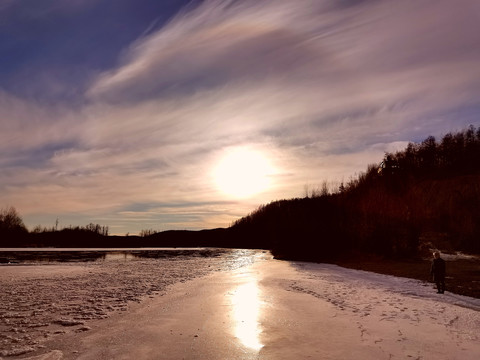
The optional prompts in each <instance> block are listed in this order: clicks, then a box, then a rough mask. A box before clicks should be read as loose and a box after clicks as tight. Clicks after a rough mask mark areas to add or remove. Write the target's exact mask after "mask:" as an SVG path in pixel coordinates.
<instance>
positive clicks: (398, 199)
mask: <svg viewBox="0 0 480 360" xmlns="http://www.w3.org/2000/svg"><path fill="white" fill-rule="evenodd" d="M230 230H231V231H232V232H233V234H234V235H235V237H236V238H250V237H252V236H255V237H256V238H257V241H255V242H256V243H261V244H262V246H264V247H266V248H269V249H271V250H272V252H273V253H274V255H276V256H277V257H279V258H288V259H302V260H314V261H323V260H329V259H332V258H338V257H341V256H344V255H348V254H352V253H356V252H361V253H372V254H378V255H382V256H387V257H396V258H405V257H412V256H416V255H418V254H419V252H421V251H422V247H425V248H427V247H436V248H440V249H445V250H453V249H455V250H463V251H467V252H472V253H480V128H479V129H475V127H474V126H470V127H469V128H468V129H466V130H464V131H460V132H457V133H449V134H446V135H445V136H443V138H442V139H441V140H440V141H436V139H435V138H434V137H432V136H430V137H428V138H427V139H425V140H424V141H423V142H421V143H418V144H414V143H410V144H409V145H408V146H407V148H406V149H405V150H403V151H399V152H396V153H387V154H385V156H384V159H383V161H382V162H381V163H380V164H374V165H369V166H368V168H367V170H366V171H365V172H364V173H362V174H360V175H359V176H358V177H357V178H356V179H354V180H352V181H350V182H349V183H347V184H342V185H340V187H339V189H338V191H336V192H334V193H328V191H326V190H325V189H324V190H323V191H320V194H318V195H316V196H312V197H305V198H301V199H292V200H281V201H275V202H272V203H270V204H268V205H265V206H262V207H260V208H259V209H257V210H256V211H254V212H253V213H252V214H250V215H248V216H246V217H244V218H242V219H240V220H238V221H237V222H236V223H235V224H234V225H233V226H232V227H231V229H230Z"/></svg>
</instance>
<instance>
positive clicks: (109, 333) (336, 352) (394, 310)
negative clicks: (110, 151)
mask: <svg viewBox="0 0 480 360" xmlns="http://www.w3.org/2000/svg"><path fill="white" fill-rule="evenodd" d="M164 261H165V263H162V265H161V269H162V270H161V271H159V265H160V264H159V263H158V262H157V263H155V261H152V260H142V261H139V262H138V263H135V264H133V263H134V262H125V263H117V264H115V263H112V264H102V265H95V264H86V265H72V266H62V265H55V266H54V267H51V266H43V267H42V266H40V267H38V266H32V267H21V266H18V267H10V268H8V271H7V272H4V271H2V275H1V283H0V284H1V286H2V293H3V292H4V291H3V289H8V290H7V291H6V292H9V295H1V296H3V298H2V299H1V304H2V309H1V310H0V311H1V318H0V319H1V321H2V322H1V333H0V336H1V337H2V338H1V341H2V343H1V344H2V346H1V349H2V351H3V352H4V353H3V355H2V356H3V357H4V358H5V359H10V358H27V359H31V360H55V359H57V360H58V359H62V360H70V359H72V360H73V359H79V360H80V359H81V360H90V359H91V360H99V359H100V360H101V359H133V358H135V359H268V360H270V359H272V360H273V359H275V360H278V359H308V358H314V359H353V358H355V359H373V358H375V359H409V358H411V359H431V358H435V359H462V360H463V359H467V360H469V359H472V360H473V359H478V358H479V357H480V341H479V335H478V334H480V299H474V298H469V297H464V296H460V295H455V294H451V293H448V292H447V293H446V294H443V295H441V294H436V293H435V290H434V289H433V288H432V285H431V284H426V283H422V282H420V281H416V280H412V279H405V278H397V277H393V276H387V275H379V274H374V273H370V272H365V271H358V270H351V269H345V268H341V267H338V266H335V265H329V264H310V263H302V262H286V261H276V260H273V259H271V257H269V256H267V255H266V254H264V253H261V252H244V253H242V254H233V253H230V254H228V253H227V254H224V255H222V256H218V257H212V258H195V259H187V258H185V259H181V260H175V261H172V260H164ZM243 265H244V266H243ZM49 268H51V269H52V270H50V269H49ZM54 268H56V270H54V271H53V269H54ZM2 270H4V269H3V268H2ZM31 270H34V271H33V272H32V271H31ZM213 270H222V271H213ZM194 275H195V276H196V275H203V276H201V277H196V278H195V279H194V278H193V277H194ZM32 280H35V281H32ZM28 284H30V285H28ZM165 284H171V286H168V289H167V288H166V287H165ZM27 285H28V286H27ZM5 286H7V287H5ZM69 287H70V288H73V289H75V290H74V291H73V292H71V290H69ZM165 290H167V291H165ZM20 291H22V292H23V293H19V292H20ZM66 294H70V295H68V296H67V295H66ZM160 294H162V295H163V296H159V295H160ZM4 304H7V305H4ZM116 309H118V310H119V311H115V310H116ZM122 310H123V311H122ZM7 320H8V321H7ZM29 347H30V348H32V349H33V350H34V351H30V352H25V353H24V354H23V355H20V352H21V350H20V349H24V350H28V348H29ZM8 351H11V352H10V353H9V352H8ZM14 351H17V354H19V355H17V356H12V355H14V354H15V352H14Z"/></svg>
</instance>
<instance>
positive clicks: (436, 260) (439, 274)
mask: <svg viewBox="0 0 480 360" xmlns="http://www.w3.org/2000/svg"><path fill="white" fill-rule="evenodd" d="M430 274H431V275H433V281H435V283H436V284H437V293H438V294H443V293H444V292H445V260H443V259H442V258H441V257H440V253H439V252H438V251H435V252H434V253H433V261H432V268H431V270H430Z"/></svg>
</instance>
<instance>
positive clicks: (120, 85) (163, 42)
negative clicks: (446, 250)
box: [0, 0, 480, 231]
mask: <svg viewBox="0 0 480 360" xmlns="http://www.w3.org/2000/svg"><path fill="white" fill-rule="evenodd" d="M479 13H480V5H479V3H478V2H477V1H474V0H471V1H467V0H465V1H462V2H461V4H460V3H459V2H452V1H447V0H441V1H433V0H421V1H413V0H407V1H401V2H384V1H374V0H372V1H368V0H365V1H328V0H326V1H314V0H298V1H289V0H288V1H287V0H277V1H253V0H252V1H251V0H246V1H220V0H217V1H205V2H202V3H200V4H199V5H197V6H193V5H191V6H190V7H189V8H187V9H185V10H183V11H181V12H180V13H178V15H177V16H176V17H174V18H172V19H171V20H170V21H169V22H168V23H167V24H165V25H164V26H163V27H161V28H160V29H158V30H156V31H153V32H152V29H149V31H148V32H147V33H146V35H145V36H143V37H141V38H140V39H137V40H136V41H135V42H133V43H132V44H128V46H127V47H126V48H125V50H124V52H123V54H122V56H121V57H120V58H119V59H118V63H117V66H115V67H114V68H111V69H109V70H107V71H103V72H101V73H99V74H96V75H95V72H94V71H91V72H88V73H87V74H86V78H88V79H92V80H91V82H90V83H89V85H88V86H87V90H86V91H85V94H84V97H82V98H81V99H80V100H81V101H79V102H77V106H76V107H75V110H72V109H70V108H69V106H68V104H67V103H64V104H63V105H56V106H52V105H51V104H42V103H32V102H31V100H28V101H27V100H23V99H20V98H17V97H15V96H13V95H11V94H8V93H6V92H2V93H0V102H1V105H2V106H0V112H1V114H0V115H1V116H0V121H1V123H0V124H1V126H2V135H0V136H1V140H2V141H1V142H0V148H1V150H2V154H7V155H4V156H2V157H1V158H0V163H1V164H2V166H4V167H5V169H6V171H5V172H4V173H3V175H0V187H1V188H2V193H3V194H2V196H1V198H0V200H1V201H2V202H5V201H7V202H9V203H12V204H15V205H16V206H18V207H19V208H20V210H21V211H23V212H25V213H31V214H34V213H40V212H42V211H44V212H45V211H50V212H52V213H62V212H80V213H84V214H88V213H95V214H101V213H103V214H107V213H108V214H110V215H109V216H108V219H110V220H111V221H112V223H113V222H118V223H121V222H122V219H123V221H125V223H128V224H129V225H128V226H132V225H131V223H130V220H128V219H131V218H132V215H135V213H141V214H142V216H143V215H145V216H147V217H150V220H148V221H147V220H145V222H144V224H145V225H149V224H151V223H152V221H155V220H156V221H158V222H162V221H163V222H164V226H165V227H167V228H168V226H169V225H168V224H170V225H171V226H172V227H174V228H189V227H193V228H200V227H203V226H202V224H204V225H205V226H206V227H213V226H227V225H229V223H230V222H231V221H232V219H234V218H235V217H236V216H241V215H245V214H246V213H247V212H248V211H251V210H253V209H254V208H255V206H257V205H258V204H260V203H265V202H268V201H270V200H274V199H278V198H285V197H292V196H301V195H302V192H303V191H304V186H305V185H306V184H318V183H321V181H323V180H335V181H341V180H342V179H343V180H348V178H349V177H350V176H352V175H353V174H355V173H356V172H359V171H361V170H363V169H365V168H366V165H367V164H368V163H371V162H377V161H379V160H380V159H381V157H382V156H383V153H384V152H385V151H390V150H392V149H398V148H401V147H402V146H405V145H406V144H407V143H408V141H413V140H420V139H422V138H424V137H426V136H427V135H430V134H433V135H437V136H438V135H442V134H444V133H446V132H448V131H450V130H454V129H459V128H462V127H465V126H466V125H468V124H469V123H471V122H472V118H474V114H478V109H479V108H480V104H479V101H478V99H479V98H480V97H479V95H480V68H479V67H478V62H479V60H480V48H479V47H478V46H477V44H478V43H479V41H480V39H479V37H480V35H479V33H478V31H476V29H477V27H478V25H477V24H478V21H479V20H480V19H479V15H478V14H479ZM145 26H148V24H145ZM78 103H83V105H82V106H80V107H79V106H78ZM459 109H463V112H462V116H457V115H458V112H459ZM7 133H8V136H7V135H5V134H7ZM245 145H248V146H254V147H255V148H256V149H258V150H260V151H262V152H264V153H265V154H266V155H267V156H268V157H269V158H270V159H271V160H272V162H273V163H274V165H275V169H276V172H275V173H274V174H272V179H273V186H272V188H271V189H270V190H269V191H268V192H265V193H263V194H260V195H259V196H258V197H256V198H255V199H250V200H248V201H243V202H238V201H233V200H232V201H231V202H230V201H227V202H225V199H224V197H223V195H222V194H221V193H220V192H219V191H218V189H216V188H215V184H214V183H215V182H214V181H212V178H211V176H212V175H211V174H212V169H213V168H214V166H215V164H216V163H217V162H218V161H219V159H220V158H221V156H222V154H223V152H224V150H225V149H227V148H231V147H235V146H245ZM34 154H37V155H38V156H37V157H36V156H34ZM26 159H27V160H28V159H36V161H38V162H40V163H41V166H37V167H35V166H33V165H34V164H32V163H30V164H28V161H27V160H26ZM27 164H28V165H29V166H27ZM25 179H31V181H30V182H29V181H27V180H25ZM313 186H315V185H313ZM52 198H54V199H58V201H49V199H52ZM32 200H33V201H32ZM142 203H154V204H156V205H155V206H153V207H149V208H148V209H145V210H144V211H142V210H141V209H136V210H135V211H133V212H132V211H130V210H128V209H129V206H131V205H132V204H142ZM172 203H176V204H181V210H179V209H180V208H175V209H176V210H174V209H173V208H172V207H168V206H164V205H163V204H172ZM205 204H210V205H208V206H207V205H205ZM232 204H233V205H232ZM45 207H48V208H49V209H50V210H49V209H45ZM159 209H161V210H159ZM242 211H244V213H241V212H242ZM113 214H116V215H113ZM32 218H33V217H32ZM133 218H135V216H133ZM136 226H137V228H136V229H138V226H139V227H140V228H141V227H142V223H141V221H138V223H137V225H136ZM147 227H153V226H147ZM126 228H127V227H125V228H123V229H126ZM131 231H135V230H131Z"/></svg>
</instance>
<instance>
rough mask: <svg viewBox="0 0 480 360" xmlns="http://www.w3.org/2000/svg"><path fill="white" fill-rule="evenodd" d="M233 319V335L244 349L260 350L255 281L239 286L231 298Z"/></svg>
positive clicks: (258, 301) (257, 291) (258, 309)
mask: <svg viewBox="0 0 480 360" xmlns="http://www.w3.org/2000/svg"><path fill="white" fill-rule="evenodd" d="M232 304H233V312H234V318H235V335H236V336H237V337H238V339H239V340H240V341H241V342H242V344H243V345H245V346H246V347H248V348H250V349H253V350H260V349H261V348H262V347H263V344H262V343H260V339H259V335H260V327H259V324H258V317H259V314H260V297H259V289H258V285H257V283H256V281H251V282H248V283H246V284H243V285H240V286H239V287H238V288H237V289H236V290H235V293H234V294H233V297H232Z"/></svg>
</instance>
